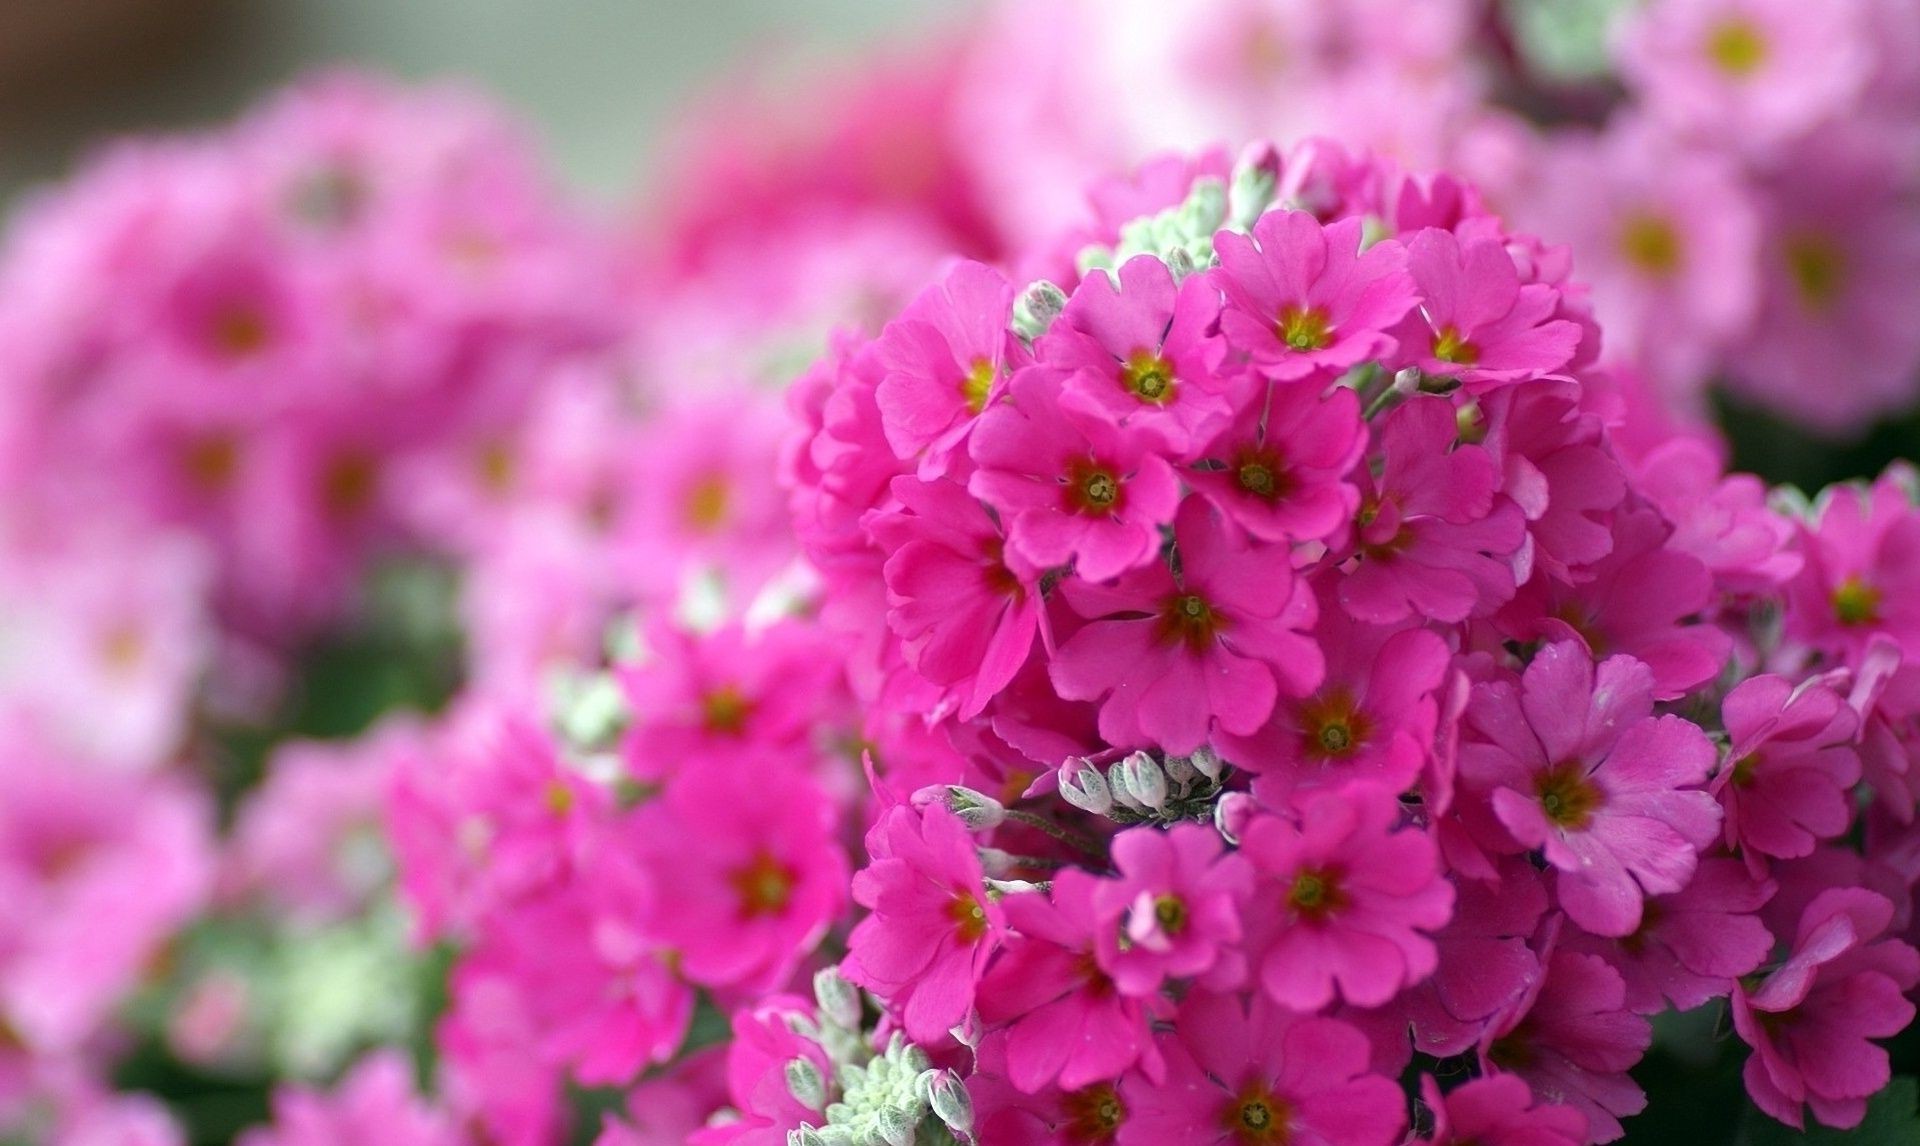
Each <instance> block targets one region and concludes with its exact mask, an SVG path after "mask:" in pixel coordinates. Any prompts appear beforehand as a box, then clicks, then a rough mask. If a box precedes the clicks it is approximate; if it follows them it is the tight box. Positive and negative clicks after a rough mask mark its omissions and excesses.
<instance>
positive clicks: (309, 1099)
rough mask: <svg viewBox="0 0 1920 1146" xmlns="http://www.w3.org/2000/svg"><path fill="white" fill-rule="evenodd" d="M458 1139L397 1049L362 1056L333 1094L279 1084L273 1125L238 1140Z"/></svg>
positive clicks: (256, 1143) (418, 1144)
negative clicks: (420, 1091)
mask: <svg viewBox="0 0 1920 1146" xmlns="http://www.w3.org/2000/svg"><path fill="white" fill-rule="evenodd" d="M461 1140H462V1139H461V1136H460V1135H459V1134H458V1133H457V1132H456V1131H455V1129H454V1127H453V1124H452V1122H451V1121H450V1120H449V1119H448V1118H447V1116H446V1115H445V1114H443V1113H441V1112H440V1111H437V1110H434V1109H433V1108H432V1107H430V1106H428V1105H426V1104H425V1103H424V1102H422V1101H421V1100H420V1099H419V1098H417V1097H416V1096H415V1095H414V1092H413V1066H412V1064H411V1063H409V1062H408V1061H407V1059H406V1057H405V1056H404V1055H402V1054H401V1053H400V1052H398V1051H395V1050H384V1051H376V1052H375V1053H373V1054H370V1055H368V1056H367V1057H366V1058H364V1059H361V1060H360V1062H359V1063H358V1064H357V1065H356V1066H354V1068H353V1069H352V1070H351V1071H349V1072H348V1074H347V1076H346V1077H345V1078H344V1079H342V1080H341V1081H340V1083H339V1084H338V1085H337V1086H336V1087H335V1089H334V1092H333V1093H332V1094H321V1093H318V1092H315V1091H312V1090H309V1089H307V1088H305V1087H298V1086H284V1087H281V1088H280V1089H278V1090H277V1091H275V1092H274V1096H273V1126H272V1127H270V1128H269V1127H258V1128H255V1129H252V1130H249V1131H247V1132H245V1133H243V1134H242V1135H241V1136H240V1144H241V1146H336V1144H337V1143H341V1142H383V1143H385V1142H390V1143H393V1146H457V1144H458V1143H459V1142H460V1141H461Z"/></svg>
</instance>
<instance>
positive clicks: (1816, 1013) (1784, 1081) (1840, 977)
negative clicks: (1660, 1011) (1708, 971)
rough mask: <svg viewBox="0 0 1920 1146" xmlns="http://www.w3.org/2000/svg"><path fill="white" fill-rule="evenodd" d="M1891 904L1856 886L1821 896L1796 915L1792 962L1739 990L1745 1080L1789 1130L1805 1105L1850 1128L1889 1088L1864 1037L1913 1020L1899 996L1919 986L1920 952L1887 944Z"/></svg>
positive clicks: (1884, 1069)
mask: <svg viewBox="0 0 1920 1146" xmlns="http://www.w3.org/2000/svg"><path fill="white" fill-rule="evenodd" d="M1892 920H1893V904H1892V903H1890V902H1888V900H1887V899H1886V898H1885V897H1883V896H1880V895H1876V894H1874V893H1873V892H1870V891H1866V890H1864V889H1861V888H1847V887H1842V888H1833V889H1832V890H1829V891H1826V892H1823V893H1821V894H1820V895H1819V896H1817V897H1816V898H1815V899H1814V900H1813V902H1812V903H1810V904H1808V905H1807V907H1806V910H1805V911H1804V912H1803V913H1802V914H1801V916H1800V927H1799V931H1798V933H1797V934H1796V935H1795V937H1794V941H1793V954H1792V955H1790V956H1788V958H1787V961H1786V962H1785V963H1783V964H1781V966H1780V967H1779V968H1778V969H1776V970H1775V971H1774V972H1773V973H1772V974H1770V975H1768V976H1767V977H1766V978H1765V979H1764V980H1762V981H1761V982H1760V983H1759V984H1758V985H1757V986H1753V987H1749V986H1747V985H1746V984H1744V983H1742V984H1738V985H1736V987H1735V989H1734V992H1733V1025H1734V1029H1735V1030H1737V1031H1738V1032H1740V1037H1741V1038H1742V1039H1744V1040H1746V1042H1747V1043H1748V1045H1750V1046H1752V1047H1753V1049H1754V1053H1753V1055H1752V1056H1751V1057H1750V1058H1748V1059H1747V1065H1746V1070H1745V1072H1744V1077H1745V1079H1746V1083H1747V1093H1748V1094H1749V1095H1751V1096H1752V1097H1753V1101H1754V1103H1755V1104H1756V1105H1757V1106H1759V1107H1760V1109H1762V1110H1764V1111H1766V1112H1767V1113H1768V1114H1771V1115H1773V1116H1774V1117H1775V1118H1778V1119H1779V1120H1780V1121H1782V1122H1785V1123H1787V1124H1789V1125H1791V1126H1794V1127H1800V1126H1802V1125H1804V1115H1803V1114H1802V1110H1803V1108H1804V1107H1812V1109H1813V1116H1814V1118H1816V1119H1818V1120H1819V1121H1820V1122H1822V1123H1824V1124H1826V1125H1828V1126H1834V1127H1841V1128H1846V1127H1852V1126H1857V1125H1859V1123H1860V1120H1861V1118H1863V1117H1864V1116H1865V1114H1866V1109H1867V1098H1868V1097H1869V1096H1870V1095H1872V1094H1874V1093H1875V1092H1876V1091H1878V1090H1879V1089H1880V1088H1881V1087H1883V1086H1885V1085H1887V1080H1888V1078H1889V1077H1890V1074H1889V1069H1888V1065H1887V1052H1886V1051H1884V1050H1882V1049H1881V1048H1879V1047H1877V1046H1874V1045H1873V1044H1872V1043H1871V1042H1870V1041H1868V1040H1870V1039H1876V1038H1886V1037H1888V1036H1890V1035H1894V1034H1898V1033H1899V1032H1900V1031H1901V1030H1902V1029H1904V1028H1905V1027H1906V1025H1907V1024H1908V1023H1910V1022H1912V1021H1913V1016H1914V1007H1913V1004H1912V1003H1911V1002H1909V1001H1908V1000H1907V999H1906V998H1905V997H1904V995H1905V993H1906V992H1908V991H1911V990H1913V988H1914V986H1915V985H1916V984H1920V953H1916V952H1915V951H1914V949H1913V948H1912V947H1909V946H1908V945H1907V944H1905V943H1902V942H1900V941H1899V940H1897V939H1886V938H1882V936H1884V935H1886V933H1887V928H1888V925H1889V924H1890V923H1891V922H1892Z"/></svg>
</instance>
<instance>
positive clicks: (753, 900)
mask: <svg viewBox="0 0 1920 1146" xmlns="http://www.w3.org/2000/svg"><path fill="white" fill-rule="evenodd" d="M808 763H809V761H808V760H807V759H806V757H804V756H801V757H800V758H798V759H795V758H793V757H792V756H791V755H783V754H780V753H776V752H767V753H765V754H764V755H761V756H760V757H759V758H758V759H755V758H752V757H748V758H746V759H742V760H738V761H720V760H707V761H699V762H697V763H696V764H695V765H693V766H690V767H688V768H685V769H684V770H682V771H681V772H680V773H679V774H678V775H677V776H675V777H674V778H673V779H671V780H669V781H668V782H667V786H666V791H665V792H664V793H662V794H661V796H660V797H659V798H658V799H656V800H653V801H650V802H649V803H647V804H646V805H644V806H643V807H641V808H640V809H639V811H638V812H637V814H636V815H635V817H634V820H633V822H632V824H631V825H630V826H627V827H624V828H621V829H619V839H620V840H621V841H622V843H623V844H624V846H629V847H633V848H635V849H636V850H640V851H644V852H645V853H646V855H647V857H648V867H649V868H650V869H651V871H652V873H653V883H654V896H653V902H652V905H651V907H652V911H653V916H652V924H651V926H649V927H647V929H646V930H647V931H648V933H649V937H650V938H653V939H656V940H657V941H658V942H660V943H662V944H664V945H665V946H666V947H668V948H670V949H672V950H673V951H675V952H676V953H677V955H678V968H679V970H680V973H681V974H683V975H685V976H686V978H687V979H688V980H690V981H692V982H695V983H699V984H701V985H703V986H708V987H720V988H726V987H744V988H746V989H748V990H756V991H764V990H768V989H770V988H772V987H774V986H777V985H779V984H781V983H784V982H785V981H786V980H788V979H789V978H791V977H792V975H793V973H794V971H795V969H796V968H798V966H799V964H800V962H801V960H802V959H804V958H806V956H807V955H809V954H811V952H812V950H813V948H814V946H815V945H816V944H817V943H819V941H820V938H821V936H823V935H825V934H826V931H827V926H828V925H829V924H830V923H832V922H833V921H834V920H835V919H837V918H839V916H840V913H841V911H842V910H843V909H844V907H845V906H846V897H847V878H848V876H849V874H850V873H849V871H848V868H847V857H846V853H845V852H843V851H842V850H841V848H840V846H839V844H838V842H837V835H838V827H839V825H838V822H837V821H838V819H839V817H838V816H837V815H836V814H835V809H834V807H833V805H832V804H831V803H830V802H829V801H828V799H827V796H826V794H825V793H824V792H822V791H821V790H820V787H819V786H818V785H817V784H815V783H813V782H812V781H811V780H809V779H808V777H807V767H806V766H807V764H808ZM615 846H621V845H619V844H616V845H615Z"/></svg>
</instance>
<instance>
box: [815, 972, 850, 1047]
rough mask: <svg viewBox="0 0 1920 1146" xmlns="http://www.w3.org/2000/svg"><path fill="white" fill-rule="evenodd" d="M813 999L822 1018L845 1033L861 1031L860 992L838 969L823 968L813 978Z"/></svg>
mask: <svg viewBox="0 0 1920 1146" xmlns="http://www.w3.org/2000/svg"><path fill="white" fill-rule="evenodd" d="M813 998H814V1001H815V1002H817V1003H819V1004H820V1017H821V1018H823V1019H825V1020H827V1021H828V1022H830V1023H832V1024H833V1025H834V1026H836V1027H839V1028H840V1029H841V1030H843V1031H857V1030H859V1029H860V990H859V988H857V987H855V986H854V985H853V984H852V983H849V982H847V980H846V976H844V975H842V974H840V970H839V968H837V967H823V968H821V969H820V970H819V971H816V972H815V973H814V976H813Z"/></svg>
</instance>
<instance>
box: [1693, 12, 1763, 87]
mask: <svg viewBox="0 0 1920 1146" xmlns="http://www.w3.org/2000/svg"><path fill="white" fill-rule="evenodd" d="M1707 58H1708V59H1709V60H1712V61H1713V64H1714V66H1715V67H1717V68H1719V69H1720V70H1721V71H1723V72H1725V73H1726V74H1727V75H1729V76H1732V77H1733V78H1735V79H1745V78H1746V77H1748V76H1750V75H1752V74H1753V73H1755V72H1757V71H1759V70H1760V65H1762V64H1764V63H1766V62H1767V40H1766V37H1765V36H1763V35H1761V34H1760V29H1759V28H1757V27H1755V26H1754V24H1753V21H1751V20H1746V19H1742V18H1740V17H1738V16H1731V17H1728V18H1727V19H1724V20H1722V21H1720V22H1719V23H1717V24H1715V25H1714V26H1713V28H1712V29H1711V30H1710V31H1709V32H1708V33H1707Z"/></svg>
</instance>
